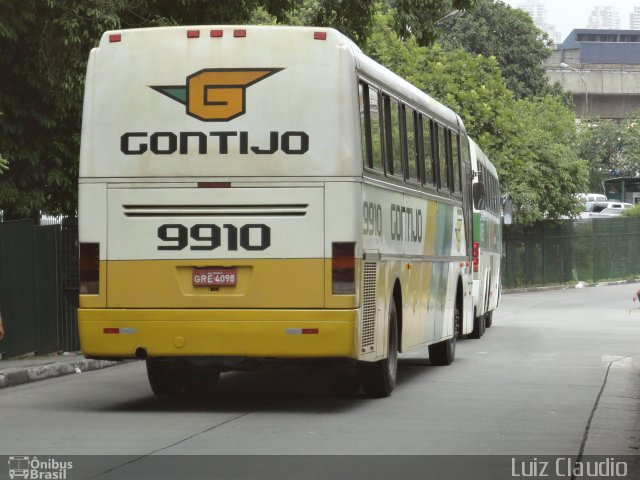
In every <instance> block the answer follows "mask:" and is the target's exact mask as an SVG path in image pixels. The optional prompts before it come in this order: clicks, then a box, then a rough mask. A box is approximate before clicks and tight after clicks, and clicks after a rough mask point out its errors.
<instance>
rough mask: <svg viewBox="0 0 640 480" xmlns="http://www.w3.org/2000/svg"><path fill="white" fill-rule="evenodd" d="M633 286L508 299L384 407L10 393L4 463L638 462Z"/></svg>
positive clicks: (51, 387)
mask: <svg viewBox="0 0 640 480" xmlns="http://www.w3.org/2000/svg"><path fill="white" fill-rule="evenodd" d="M637 288H638V285H622V286H607V287H604V286H602V287H596V288H587V289H571V290H561V291H548V292H537V293H523V294H510V295H504V296H503V297H502V304H501V305H500V308H499V310H498V311H497V313H496V315H495V316H494V322H493V327H492V328H490V329H488V330H487V332H486V334H485V336H484V337H483V338H482V339H480V340H471V339H465V340H462V341H460V342H458V348H457V354H456V360H455V362H454V363H453V364H452V365H450V366H446V367H435V366H431V365H430V364H429V361H428V356H427V354H426V351H424V352H417V353H413V354H407V355H404V356H403V358H402V359H401V366H400V368H399V383H398V385H397V386H396V389H395V390H394V392H393V394H392V396H391V397H390V398H387V399H376V400H373V399H366V398H364V397H362V398H354V399H339V398H334V397H332V396H331V394H330V393H329V391H328V389H327V387H326V384H325V381H324V377H323V375H322V374H321V373H319V372H317V371H313V370H310V369H307V368H303V367H287V368H281V369H276V370H272V371H263V372H251V373H228V374H223V376H222V378H221V381H220V385H219V393H218V396H217V398H216V399H214V400H210V401H193V400H188V399H186V398H179V399H171V398H170V399H164V398H156V397H154V396H153V394H152V393H151V390H150V389H149V386H148V384H147V379H146V372H145V368H144V364H143V363H141V362H134V363H129V364H123V365H119V366H116V367H111V368H107V369H104V370H98V371H93V372H85V373H82V374H79V375H71V376H65V377H60V378H56V379H51V380H45V381H41V382H35V383H30V384H25V385H21V386H16V387H12V388H6V389H3V390H2V391H0V432H1V433H2V434H1V435H0V454H2V455H18V454H20V455H32V454H47V455H129V456H136V457H146V456H147V455H153V454H165V455H186V454H189V455H201V454H216V455H231V454H238V453H241V454H247V455H254V454H255V455H269V454H274V455H284V454H287V455H288V454H290V455H318V454H326V455H345V454H349V455H360V454H362V455H380V454H394V455H440V454H448V455H450V454H455V455H458V454H464V455H487V454H491V455H527V456H540V455H573V456H575V455H578V454H579V453H581V452H584V453H586V454H602V455H637V454H638V447H640V433H639V432H640V421H639V418H640V401H639V400H638V398H640V381H639V380H640V377H639V376H638V371H639V370H638V367H640V365H638V364H637V362H638V357H636V358H635V359H634V358H632V356H633V355H640V308H638V307H639V306H638V303H632V302H631V298H632V294H633V292H634V291H635V290H636V289H637ZM611 361H615V362H614V363H613V364H612V365H611V367H610V363H611ZM634 361H635V362H636V363H635V364H634ZM605 379H606V381H607V382H608V384H605ZM603 385H604V388H603ZM607 385H608V386H607ZM610 389H614V390H615V391H610ZM596 402H597V403H598V405H597V406H596ZM594 406H596V408H594ZM1 474H2V470H1V469H0V475H1ZM114 478H116V477H114ZM302 478H304V477H302Z"/></svg>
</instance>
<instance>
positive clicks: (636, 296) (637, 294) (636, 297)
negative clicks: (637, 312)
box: [632, 289, 640, 302]
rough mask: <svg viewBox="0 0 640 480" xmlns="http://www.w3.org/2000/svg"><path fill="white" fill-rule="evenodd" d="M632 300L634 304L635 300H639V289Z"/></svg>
mask: <svg viewBox="0 0 640 480" xmlns="http://www.w3.org/2000/svg"><path fill="white" fill-rule="evenodd" d="M632 300H633V301H634V302H635V301H636V300H640V289H638V291H637V292H636V294H635V295H634V296H633V299H632Z"/></svg>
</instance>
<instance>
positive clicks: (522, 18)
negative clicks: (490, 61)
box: [439, 0, 559, 98]
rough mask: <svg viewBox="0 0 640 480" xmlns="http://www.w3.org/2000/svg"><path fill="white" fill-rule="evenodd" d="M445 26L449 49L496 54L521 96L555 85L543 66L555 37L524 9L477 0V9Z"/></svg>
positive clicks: (509, 83)
mask: <svg viewBox="0 0 640 480" xmlns="http://www.w3.org/2000/svg"><path fill="white" fill-rule="evenodd" d="M441 26H442V29H441V32H440V35H439V41H440V42H441V43H442V44H443V45H444V47H445V48H446V49H448V50H455V49H459V48H461V49H463V50H466V51H468V52H471V53H474V54H480V55H483V56H485V57H491V56H493V57H495V58H496V60H497V62H498V65H499V66H500V69H501V70H502V74H503V75H504V78H505V80H506V84H507V87H508V88H509V89H510V90H511V91H512V92H513V93H514V94H515V96H516V97H517V98H534V97H536V96H538V95H545V94H547V93H550V91H551V90H552V89H553V87H550V86H549V83H548V81H547V78H546V75H545V71H544V68H543V66H542V62H543V61H544V60H545V59H546V58H548V57H549V55H551V40H550V39H549V37H548V36H547V34H546V33H544V32H542V31H541V30H539V29H538V28H536V26H535V25H534V24H533V20H531V17H530V16H529V15H527V14H526V13H525V12H523V11H522V10H519V9H516V8H511V7H510V6H508V5H506V4H505V3H503V2H501V1H495V0H477V2H476V5H475V8H474V9H472V10H470V11H468V12H464V13H463V14H460V15H455V16H452V17H450V18H448V19H446V20H445V21H443V22H442V25H441ZM554 92H555V93H559V90H557V89H555V90H554Z"/></svg>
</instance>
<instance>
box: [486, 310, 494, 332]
mask: <svg viewBox="0 0 640 480" xmlns="http://www.w3.org/2000/svg"><path fill="white" fill-rule="evenodd" d="M484 318H485V320H484V324H485V327H487V328H491V324H492V323H493V310H491V311H490V312H487V313H486V314H485V316H484Z"/></svg>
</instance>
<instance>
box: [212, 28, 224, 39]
mask: <svg viewBox="0 0 640 480" xmlns="http://www.w3.org/2000/svg"><path fill="white" fill-rule="evenodd" d="M222 34H223V32H222V30H211V38H220V37H222Z"/></svg>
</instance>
